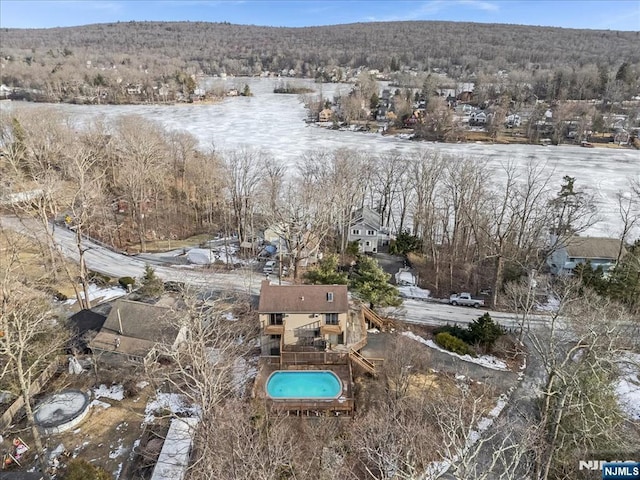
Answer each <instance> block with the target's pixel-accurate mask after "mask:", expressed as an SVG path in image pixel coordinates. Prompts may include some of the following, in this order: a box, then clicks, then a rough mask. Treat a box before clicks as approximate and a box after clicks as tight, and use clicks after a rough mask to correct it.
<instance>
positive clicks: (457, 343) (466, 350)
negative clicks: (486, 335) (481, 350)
mask: <svg viewBox="0 0 640 480" xmlns="http://www.w3.org/2000/svg"><path fill="white" fill-rule="evenodd" d="M436 343H437V344H438V345H440V346H441V347H442V348H444V349H445V350H449V351H450V352H453V353H457V354H459V355H474V352H473V350H471V347H470V346H469V345H468V344H466V343H465V342H463V341H462V340H460V339H459V338H456V337H454V336H453V335H451V334H449V333H447V332H440V333H439V334H437V335H436Z"/></svg>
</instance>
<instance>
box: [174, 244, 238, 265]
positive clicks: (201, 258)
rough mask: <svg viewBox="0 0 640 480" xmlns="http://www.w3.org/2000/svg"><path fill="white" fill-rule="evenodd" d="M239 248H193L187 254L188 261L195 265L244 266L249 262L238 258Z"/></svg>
mask: <svg viewBox="0 0 640 480" xmlns="http://www.w3.org/2000/svg"><path fill="white" fill-rule="evenodd" d="M236 252H237V248H236V247H235V246H229V247H227V248H212V249H206V248H192V249H190V250H189V251H188V252H187V261H188V262H189V263H192V264H194V265H211V264H212V263H216V262H222V263H226V264H229V265H236V264H242V265H245V264H246V263H247V262H246V261H244V260H242V259H241V258H240V257H237V256H236V255H235V253H236Z"/></svg>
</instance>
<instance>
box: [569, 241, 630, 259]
mask: <svg viewBox="0 0 640 480" xmlns="http://www.w3.org/2000/svg"><path fill="white" fill-rule="evenodd" d="M566 249H567V254H568V255H569V257H575V258H586V259H589V258H607V259H611V260H615V259H617V258H618V251H619V249H620V240H618V239H617V238H605V237H572V238H570V239H569V240H567V243H566ZM625 252H626V251H625V250H624V249H623V251H622V253H623V254H624V253H625Z"/></svg>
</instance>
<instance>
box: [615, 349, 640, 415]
mask: <svg viewBox="0 0 640 480" xmlns="http://www.w3.org/2000/svg"><path fill="white" fill-rule="evenodd" d="M618 368H619V369H620V378H619V379H618V380H617V382H616V383H615V391H616V396H617V397H618V405H620V408H621V410H622V411H623V412H624V413H625V414H626V415H627V416H628V417H629V418H631V419H633V420H640V354H639V353H632V352H627V353H625V354H624V355H623V356H622V357H621V358H620V360H619V361H618Z"/></svg>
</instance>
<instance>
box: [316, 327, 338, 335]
mask: <svg viewBox="0 0 640 480" xmlns="http://www.w3.org/2000/svg"><path fill="white" fill-rule="evenodd" d="M342 332H343V330H342V326H340V324H336V325H330V324H328V325H322V326H320V334H321V335H339V334H341V333H342Z"/></svg>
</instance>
